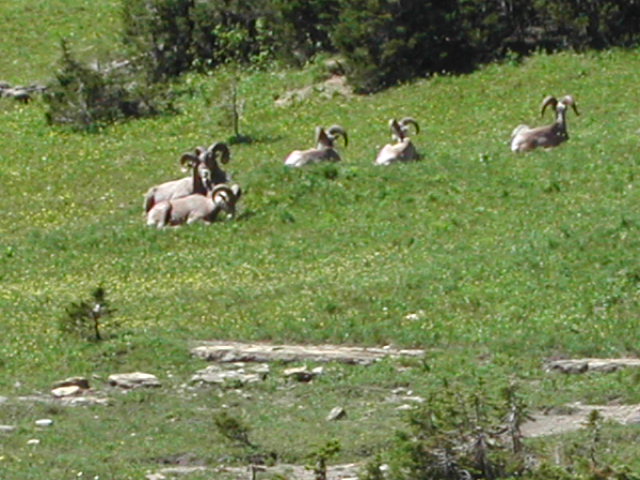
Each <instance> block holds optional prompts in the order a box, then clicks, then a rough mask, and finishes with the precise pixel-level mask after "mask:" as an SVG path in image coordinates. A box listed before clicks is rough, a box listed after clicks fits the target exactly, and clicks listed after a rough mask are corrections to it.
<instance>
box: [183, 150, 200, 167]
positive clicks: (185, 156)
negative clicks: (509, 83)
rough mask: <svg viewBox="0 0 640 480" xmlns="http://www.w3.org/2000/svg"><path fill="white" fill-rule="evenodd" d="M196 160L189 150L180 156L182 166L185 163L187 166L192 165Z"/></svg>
mask: <svg viewBox="0 0 640 480" xmlns="http://www.w3.org/2000/svg"><path fill="white" fill-rule="evenodd" d="M197 162H198V157H197V156H196V155H194V154H193V153H191V152H189V153H184V154H182V157H180V165H182V166H183V167H184V166H185V165H186V164H189V166H191V167H193V166H194V165H195V164H196V163H197Z"/></svg>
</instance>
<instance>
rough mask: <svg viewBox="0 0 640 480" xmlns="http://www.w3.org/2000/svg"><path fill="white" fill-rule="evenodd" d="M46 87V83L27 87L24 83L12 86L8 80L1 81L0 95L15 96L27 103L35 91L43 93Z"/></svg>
mask: <svg viewBox="0 0 640 480" xmlns="http://www.w3.org/2000/svg"><path fill="white" fill-rule="evenodd" d="M46 88H47V87H45V86H44V85H37V84H34V85H29V86H26V87H25V86H22V85H15V86H11V85H10V84H9V83H7V82H0V97H5V98H13V99H14V100H18V101H20V102H24V103H27V102H29V100H31V98H32V95H33V94H34V93H42V92H44V91H45V90H46Z"/></svg>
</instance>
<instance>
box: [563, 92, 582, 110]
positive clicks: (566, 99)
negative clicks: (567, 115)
mask: <svg viewBox="0 0 640 480" xmlns="http://www.w3.org/2000/svg"><path fill="white" fill-rule="evenodd" d="M560 101H561V102H562V103H564V104H565V105H571V107H572V108H573V111H574V112H576V115H580V113H579V112H578V105H577V104H576V101H575V100H574V99H573V97H572V96H571V95H565V96H564V97H563V98H562V100H560Z"/></svg>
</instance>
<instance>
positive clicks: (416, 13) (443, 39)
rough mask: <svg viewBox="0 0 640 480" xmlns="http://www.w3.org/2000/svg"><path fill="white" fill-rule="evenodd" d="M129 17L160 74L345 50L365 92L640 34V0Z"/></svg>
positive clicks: (162, 0) (237, 7) (143, 3)
mask: <svg viewBox="0 0 640 480" xmlns="http://www.w3.org/2000/svg"><path fill="white" fill-rule="evenodd" d="M123 18H124V25H125V29H124V40H125V43H126V44H128V45H129V46H131V47H132V51H133V53H134V54H135V55H136V56H139V57H142V58H144V59H145V62H146V65H147V68H148V71H149V72H150V75H151V76H152V78H154V79H158V78H165V77H170V76H174V75H177V74H179V73H181V72H184V71H185V70H189V69H192V68H210V67H215V66H217V65H219V64H222V63H226V62H230V61H234V62H245V63H246V62H249V63H253V64H255V63H260V64H265V63H266V62H268V61H270V60H272V59H273V58H275V57H279V58H281V59H284V60H286V61H294V62H296V63H298V64H300V63H303V62H305V61H306V60H307V59H309V58H310V57H312V56H313V55H315V54H317V53H319V52H323V51H330V52H334V51H339V52H340V53H341V54H342V55H343V56H344V58H345V59H346V63H347V70H348V74H349V76H350V80H351V83H352V84H354V86H355V87H356V88H357V89H359V90H360V91H363V92H372V91H375V90H379V89H381V88H384V87H387V86H389V85H393V84H396V83H398V82H402V81H405V80H408V79H411V78H415V77H418V76H424V75H430V74H432V73H434V72H443V71H444V72H464V71H469V70H471V69H473V68H474V67H475V66H476V65H478V64H479V63H483V62H487V61H492V60H495V59H500V58H503V57H504V56H505V55H506V54H509V53H510V52H515V53H517V54H526V53H528V52H530V51H532V50H535V49H539V48H544V49H549V50H554V49H564V48H574V49H583V48H603V47H609V46H613V45H632V44H634V43H636V42H637V41H638V38H640V36H639V32H640V26H639V25H640V1H639V0H631V1H622V0H590V1H587V2H584V1H580V0H568V1H567V2H562V3H558V2H554V1H552V0H535V1H534V2H528V1H526V0H487V1H484V0H453V1H448V0H426V1H420V0H347V1H344V2H338V1H337V0H310V1H307V2H303V1H298V0H294V1H286V0H255V1H249V0H201V1H195V0H123Z"/></svg>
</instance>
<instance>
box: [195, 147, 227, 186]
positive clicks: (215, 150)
mask: <svg viewBox="0 0 640 480" xmlns="http://www.w3.org/2000/svg"><path fill="white" fill-rule="evenodd" d="M218 156H219V157H220V163H222V164H223V165H224V164H227V163H229V160H230V158H231V154H230V152H229V147H228V146H227V144H226V143H223V142H216V143H214V144H212V145H211V146H210V147H209V148H207V149H206V150H204V151H203V152H202V158H203V161H204V163H205V164H206V165H207V168H208V169H209V171H210V172H211V182H212V183H213V184H218V183H224V182H227V181H228V180H229V175H227V173H226V172H225V171H224V170H222V169H221V168H220V166H219V165H218V161H217V159H216V158H217V157H218Z"/></svg>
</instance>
